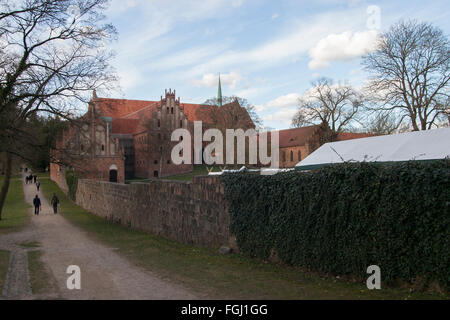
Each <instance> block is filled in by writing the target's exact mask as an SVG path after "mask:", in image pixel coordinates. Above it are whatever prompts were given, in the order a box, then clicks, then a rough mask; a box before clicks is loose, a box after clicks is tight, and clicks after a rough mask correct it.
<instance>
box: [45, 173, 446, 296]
mask: <svg viewBox="0 0 450 320" xmlns="http://www.w3.org/2000/svg"><path fill="white" fill-rule="evenodd" d="M41 183H42V190H43V192H44V194H45V195H46V197H50V196H51V195H52V194H53V192H55V193H56V194H57V196H58V197H59V199H60V202H61V212H62V214H63V215H64V217H65V218H67V219H68V220H69V221H70V222H72V223H73V224H74V225H76V226H78V227H80V228H82V229H84V230H85V231H87V232H88V234H89V235H90V236H92V237H94V239H96V240H100V241H101V242H103V243H104V244H105V245H107V246H110V247H113V248H117V252H118V253H119V254H121V255H122V256H124V257H126V258H128V259H129V260H130V261H131V262H133V263H134V264H135V265H138V266H141V267H143V268H145V269H147V270H151V271H154V272H156V273H158V274H159V275H161V276H163V277H164V278H168V279H170V280H172V281H174V282H177V283H181V284H183V285H185V286H186V287H187V288H191V289H192V290H193V291H195V292H198V293H200V294H205V296H206V297H208V298H214V299H215V298H217V299H229V298H231V299H448V298H449V297H448V296H445V295H440V294H437V293H427V292H416V291H410V290H409V289H398V288H395V289H390V288H389V289H388V288H385V289H382V290H368V289H367V288H366V286H365V283H351V282H347V281H344V280H342V279H334V278H333V279H330V278H327V277H323V276H321V275H318V274H315V273H306V272H302V271H301V270H299V269H297V268H293V267H289V266H284V265H278V264H271V263H266V262H263V261H259V260H254V259H250V258H247V257H245V256H242V255H237V254H232V255H221V254H219V253H218V252H217V250H215V249H209V248H198V247H194V246H189V245H184V244H181V243H178V242H175V241H171V240H167V239H163V238H160V237H156V236H153V235H150V234H146V233H142V232H138V231H135V230H131V229H128V228H125V227H122V226H120V225H117V224H112V223H110V222H108V221H106V220H104V219H102V218H99V217H97V216H95V215H93V214H91V213H89V212H87V211H86V210H84V209H82V208H80V207H78V206H77V205H75V204H73V203H72V202H70V201H69V200H68V198H67V197H66V196H65V195H64V193H63V192H62V191H61V190H60V189H59V188H58V187H57V185H56V184H55V183H53V182H52V181H50V180H49V179H43V180H41Z"/></svg>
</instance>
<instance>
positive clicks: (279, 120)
mask: <svg viewBox="0 0 450 320" xmlns="http://www.w3.org/2000/svg"><path fill="white" fill-rule="evenodd" d="M296 112H297V109H293V108H291V109H283V110H280V111H278V112H275V113H272V114H269V115H266V116H264V117H262V119H263V121H267V122H273V123H276V124H277V127H289V126H290V125H291V122H292V118H293V117H294V115H295V113H296Z"/></svg>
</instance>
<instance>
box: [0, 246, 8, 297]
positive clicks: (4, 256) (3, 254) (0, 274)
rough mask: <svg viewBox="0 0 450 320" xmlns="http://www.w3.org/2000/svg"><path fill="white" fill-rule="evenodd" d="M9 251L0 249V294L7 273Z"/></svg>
mask: <svg viewBox="0 0 450 320" xmlns="http://www.w3.org/2000/svg"><path fill="white" fill-rule="evenodd" d="M9 257H10V252H9V251H6V250H0V296H1V295H2V292H3V285H4V284H5V279H6V274H7V273H8V265H9Z"/></svg>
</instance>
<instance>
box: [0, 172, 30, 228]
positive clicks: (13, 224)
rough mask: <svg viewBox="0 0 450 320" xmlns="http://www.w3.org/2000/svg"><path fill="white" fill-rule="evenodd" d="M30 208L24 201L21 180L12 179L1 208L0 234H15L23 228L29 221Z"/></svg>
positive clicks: (0, 182)
mask: <svg viewBox="0 0 450 320" xmlns="http://www.w3.org/2000/svg"><path fill="white" fill-rule="evenodd" d="M2 183H3V178H0V185H1V184H2ZM30 208H31V206H30V205H28V204H27V203H26V202H25V199H24V195H23V188H22V178H21V177H14V178H12V179H11V183H10V185H9V191H8V195H7V196H6V201H5V205H4V207H3V213H2V220H0V234H5V233H10V232H16V231H19V230H20V229H21V228H23V227H24V226H25V225H26V224H27V222H28V221H29V218H30V215H29V213H28V210H29V209H30Z"/></svg>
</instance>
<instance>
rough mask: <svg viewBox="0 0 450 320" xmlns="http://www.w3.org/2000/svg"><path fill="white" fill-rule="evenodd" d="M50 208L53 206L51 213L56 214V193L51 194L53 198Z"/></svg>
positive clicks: (57, 201)
mask: <svg viewBox="0 0 450 320" xmlns="http://www.w3.org/2000/svg"><path fill="white" fill-rule="evenodd" d="M51 203H52V206H53V213H54V214H57V213H58V204H59V199H58V197H57V196H56V193H54V194H53V198H52V201H51Z"/></svg>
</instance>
